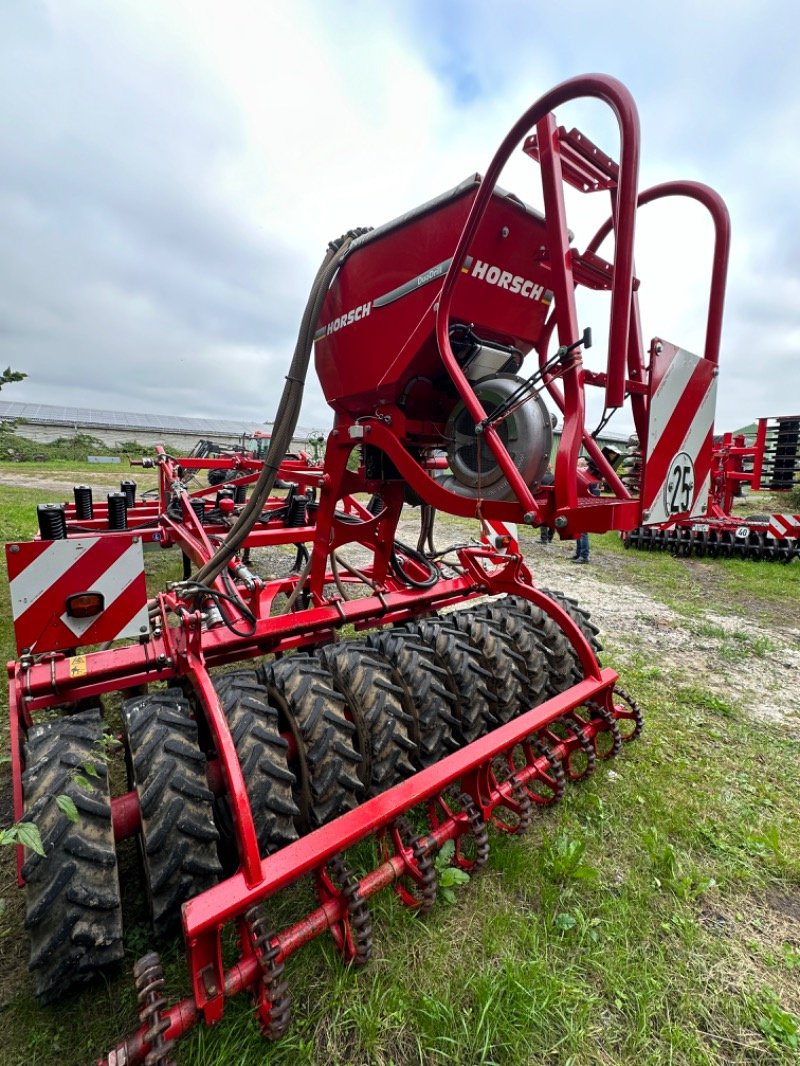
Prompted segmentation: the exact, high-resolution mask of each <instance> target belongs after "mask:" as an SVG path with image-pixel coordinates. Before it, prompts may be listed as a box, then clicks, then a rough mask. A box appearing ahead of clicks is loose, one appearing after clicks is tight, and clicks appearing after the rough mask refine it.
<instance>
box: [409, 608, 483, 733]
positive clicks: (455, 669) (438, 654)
mask: <svg viewBox="0 0 800 1066" xmlns="http://www.w3.org/2000/svg"><path fill="white" fill-rule="evenodd" d="M395 629H396V630H397V631H398V632H401V633H409V634H412V635H414V636H415V637H418V638H419V639H420V640H421V641H422V643H423V644H425V645H426V646H427V647H428V648H430V649H432V651H433V653H434V661H435V662H436V664H437V666H441V667H442V668H443V669H444V671H445V675H446V679H447V686H448V688H449V689H450V691H451V692H452V693H453V695H454V696H455V700H456V702H455V718H456V720H457V722H458V726H457V731H456V738H457V739H458V740H459V741H461V742H462V743H464V744H470V743H472V741H473V740H477V738H478V737H482V736H483V735H484V733H485V732H486V731H487V729H490V728H491V725H492V723H493V722H494V716H493V713H492V694H491V692H490V691H489V688H488V683H489V680H490V678H489V673H488V671H487V670H485V669H484V667H483V666H482V665H481V660H480V656H479V655H478V653H477V651H476V650H475V649H474V648H473V647H472V645H471V644H470V642H469V640H468V639H467V638H466V637H465V636H464V634H463V633H461V632H459V630H458V629H456V628H455V627H454V626H453V625H450V624H449V623H448V622H447V621H446V620H445V619H443V618H438V617H434V618H425V619H421V620H418V621H414V622H403V623H402V624H401V625H399V626H396V627H395Z"/></svg>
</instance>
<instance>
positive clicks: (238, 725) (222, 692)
mask: <svg viewBox="0 0 800 1066" xmlns="http://www.w3.org/2000/svg"><path fill="white" fill-rule="evenodd" d="M214 687H215V689H216V690H217V695H218V696H219V699H220V703H221V705H222V709H223V711H224V713H225V717H226V718H227V720H228V726H229V727H230V731H231V736H232V738H233V743H234V746H235V747H236V754H237V756H238V758H239V763H240V765H241V767H242V776H243V777H244V782H245V786H246V788H247V796H248V798H249V800H250V808H251V810H252V812H253V822H254V824H255V829H256V837H257V838H258V849H259V851H260V853H261V855H262V856H264V855H269V854H271V853H272V852H273V851H277V849H278V848H280V847H283V845H284V844H290V843H291V842H292V841H293V840H297V830H296V828H295V823H294V820H295V818H296V817H297V816H298V815H299V813H300V812H299V811H298V809H297V806H296V805H295V802H294V799H293V797H292V786H293V785H294V784H295V778H294V774H293V773H292V772H291V771H290V769H289V766H288V763H287V757H286V753H287V750H288V744H287V743H286V741H285V740H284V739H283V737H282V736H281V735H280V733H279V732H278V712H277V711H276V710H275V708H274V707H270V705H269V703H268V702H267V692H266V689H265V688H264V687H263V685H261V684H259V681H258V678H257V677H256V673H255V671H253V670H241V671H236V672H233V673H230V674H222V675H221V676H219V677H217V678H215V679H214ZM222 803H224V804H228V800H227V798H225V799H224V800H222ZM230 818H231V815H230V809H229V806H228V819H230ZM231 824H232V822H231Z"/></svg>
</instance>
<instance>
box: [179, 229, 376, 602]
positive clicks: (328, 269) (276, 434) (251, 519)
mask: <svg viewBox="0 0 800 1066" xmlns="http://www.w3.org/2000/svg"><path fill="white" fill-rule="evenodd" d="M367 232H369V231H368V230H367V229H356V230H349V231H348V232H347V233H346V234H345V235H344V236H343V237H340V238H339V239H338V240H337V241H331V243H330V244H329V245H328V251H327V254H326V256H325V259H324V260H323V262H322V266H321V267H320V268H319V270H318V271H317V276H316V277H315V278H314V284H313V285H312V286H311V292H310V294H309V297H308V301H307V303H306V307H305V311H304V312H303V318H302V320H301V323H300V330H299V332H298V336H297V344H296V345H295V349H294V355H293V357H292V363H291V366H290V367H289V373H288V374H287V375H286V384H285V385H284V388H283V395H282V396H281V402H280V404H279V406H278V413H277V416H276V418H275V425H274V426H273V431H272V438H271V440H270V442H269V448H268V450H267V454H266V456H265V458H264V469H263V470H262V471H261V476H260V477H259V479H258V481H257V482H256V483H255V487H254V491H253V494H252V495H251V497H250V499H249V500H248V501H247V503H246V504H245V506H244V507H243V508H242V512H241V514H240V515H239V517H238V519H237V520H236V522H235V523H234V525H233V526H232V527H231V530H230V533H228V536H227V537H226V538H225V540H224V542H223V543H222V544H221V545H220V548H219V550H218V551H217V552H215V554H214V555H213V556H212V557H211V558H210V559H209V561H208V562H207V563H206V564H205V565H204V566H203V567H201V569H200V570H198V572H197V573H196V574H195V577H194V583H195V584H197V583H200V584H202V585H205V586H208V585H210V584H211V582H212V581H213V580H214V579H215V578H216V577H217V576H218V575H219V574H220V573H221V572H222V571H223V570H224V568H225V567H226V566H227V565H228V563H229V562H230V560H231V559H232V558H233V557H234V555H235V554H236V552H237V550H238V549H239V547H240V546H241V545H242V543H243V542H244V540H245V538H246V537H247V535H248V533H249V532H250V530H251V529H252V528H253V526H254V525H255V523H256V522H257V521H258V519H259V517H260V515H261V512H262V510H263V508H264V504H265V503H266V501H267V499H268V498H269V495H270V493H271V492H272V489H273V487H274V485H275V480H276V478H277V476H278V469H279V467H280V464H281V461H282V460H283V457H284V455H285V454H286V452H287V451H288V450H289V448H290V446H291V443H292V437H293V436H294V431H295V429H296V427H297V420H298V418H299V417H300V406H301V404H302V402H303V390H304V388H305V383H306V377H307V375H308V365H309V362H310V360H311V350H312V348H313V346H314V332H315V330H316V327H317V321H318V320H319V316H320V312H321V310H322V303H323V300H324V299H325V295H326V293H327V291H328V289H329V288H330V285H331V282H332V281H333V278H334V275H335V274H336V271H337V270H338V269H339V266H340V265H341V262H342V260H343V259H344V257H345V256H346V255H347V252H348V251H349V249H350V245H351V244H352V243H353V241H354V240H355V239H356V238H357V237H360V236H361V235H362V234H363V233H367Z"/></svg>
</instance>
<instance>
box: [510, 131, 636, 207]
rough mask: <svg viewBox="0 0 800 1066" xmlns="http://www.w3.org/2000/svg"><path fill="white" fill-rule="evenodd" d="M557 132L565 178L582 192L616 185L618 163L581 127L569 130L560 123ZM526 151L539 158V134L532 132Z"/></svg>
mask: <svg viewBox="0 0 800 1066" xmlns="http://www.w3.org/2000/svg"><path fill="white" fill-rule="evenodd" d="M556 136H557V138H558V140H559V143H560V149H559V156H560V159H561V170H562V173H563V176H564V180H565V181H566V182H568V183H569V184H570V185H572V187H573V188H575V189H579V190H580V191H581V192H599V191H600V190H602V189H615V188H616V186H617V179H618V177H619V164H618V163H616V162H615V161H614V160H613V159H612V158H611V156H609V155H606V153H605V152H602V151H601V150H600V149H599V148H598V147H597V145H596V144H593V143H592V141H590V140H589V138H588V137H586V136H585V135H584V134H583V133H581V132H580V130H577V129H574V128H573V129H571V130H567V129H566V127H564V126H559V127H558V129H557V130H556ZM523 151H524V152H525V153H526V155H529V156H530V157H531V159H535V160H536V161H537V162H538V161H539V159H540V155H541V152H540V147H539V140H538V135H537V134H535V133H534V134H531V136H530V137H528V138H527V140H526V141H525V144H524V146H523Z"/></svg>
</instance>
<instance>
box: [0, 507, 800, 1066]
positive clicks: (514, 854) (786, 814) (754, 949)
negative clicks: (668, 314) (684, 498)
mask: <svg viewBox="0 0 800 1066" xmlns="http://www.w3.org/2000/svg"><path fill="white" fill-rule="evenodd" d="M46 499H48V496H47V494H46V493H45V494H42V493H41V492H39V491H38V490H37V491H34V490H26V489H8V488H4V487H0V532H2V534H3V538H4V539H14V538H21V537H25V536H29V535H30V534H31V533H32V531H33V528H34V525H35V522H34V518H33V509H34V505H35V503H36V502H41V501H42V500H46ZM453 529H454V530H456V531H457V532H458V533H459V534H460V533H461V532H462V528H461V526H459V525H454V526H453ZM592 545H593V547H592V550H593V553H598V552H599V553H602V555H603V557H604V558H606V559H607V560H609V561H610V562H611V563H613V564H614V565H613V566H611V565H609V566H608V567H607V568H606V567H595V568H594V569H593V573H594V574H595V576H596V577H598V578H600V579H601V580H602V579H604V576H607V579H608V581H609V586H610V588H611V587H612V586H613V584H614V583H617V582H619V581H620V580H624V581H625V583H627V584H632V585H634V586H639V587H642V588H644V589H646V590H647V591H648V592H649V593H650V595H651V596H652V597H653V598H655V599H656V600H657V601H659V602H662V603H666V604H668V605H670V606H672V607H674V609H675V610H676V611H679V613H680V614H681V616H682V617H683V618H685V619H686V622H687V625H688V626H689V627H690V628H692V631H693V633H694V634H695V635H696V639H697V640H698V641H700V642H702V641H703V640H721V641H722V654H723V658H724V653H725V649H726V648H730V649H731V653H733V652H734V651H736V650H739V651H740V653H741V654H747V655H752V656H753V657H754V658H762V657H763V656H764V655H768V654H769V650H770V649H769V647H768V646H767V645H766V644H765V643H764V641H765V640H767V641H768V639H769V638H763V637H756V636H755V635H752V634H750V633H748V629H747V625H746V617H747V611H748V609H749V610H751V611H755V613H756V614H757V616H758V617H759V618H760V619H761V620H762V621H764V622H765V623H769V622H775V621H777V622H778V624H786V623H787V621H789V622H790V621H791V618H792V617H794V618H795V619H796V603H797V598H796V597H797V593H798V587H797V574H798V573H800V567H798V566H794V567H777V566H774V567H771V566H766V565H763V564H762V565H758V564H752V563H751V564H745V563H735V562H729V561H723V560H716V561H714V562H713V563H707V562H705V561H699V560H676V559H672V558H671V557H668V556H664V555H659V554H653V553H648V554H644V553H641V554H640V553H637V552H633V551H630V552H625V551H624V550H623V549H622V547H621V546H620V544H619V541H618V539H617V538H616V537H614V536H613V535H608V536H606V537H597V538H593V541H592ZM175 555H176V553H163V555H162V554H161V553H148V555H147V557H146V558H147V566H148V569H149V570H150V572H151V580H153V581H158V580H163V577H164V574H165V573H166V572H171V570H172V569H174V568H175V566H176V558H175ZM617 564H618V565H617ZM621 567H624V578H620V574H621V573H622V572H623V571H621V569H620V568H621ZM698 575H700V576H698ZM773 575H777V576H776V578H775V579H774V580H773ZM0 597H2V598H1V599H0V610H2V617H3V622H2V625H0V640H1V641H2V649H3V651H4V652H5V653H6V657H7V658H10V657H11V656H12V655H13V641H12V634H11V629H10V625H9V623H8V622H7V619H8V600H7V589H6V587H5V585H3V587H2V591H1V592H0ZM748 603H749V604H750V607H749V608H747V607H746V604H748ZM792 604H794V607H793V610H794V611H795V614H794V615H792V616H788V617H787V611H788V610H790V609H792V606H791V605H792ZM709 615H712V616H713V617H708V616H709ZM720 619H722V621H720ZM795 624H796V622H795ZM623 642H624V634H612V635H611V639H610V640H609V641H608V642H607V649H606V652H605V653H604V661H605V662H607V663H609V664H610V665H614V664H615V663H616V662H617V661H622V662H624V664H625V665H624V668H623V670H622V684H623V687H624V688H625V689H626V690H627V691H630V692H632V693H633V694H635V696H636V698H637V700H639V702H640V703H641V704H642V706H643V708H644V709H645V713H646V723H647V724H646V731H645V733H644V735H643V736H642V738H641V739H640V740H639V741H637V742H636V743H634V744H631V745H627V746H626V747H625V748H624V750H623V752H622V754H621V755H620V756H619V758H618V759H616V760H613V761H611V762H601V763H599V766H598V769H597V771H596V773H595V774H594V776H593V777H591V778H590V779H588V780H587V781H585V782H582V783H580V784H576V785H571V786H570V787H569V788H568V790H567V794H566V796H565V798H564V800H563V801H562V803H561V804H559V805H558V806H557V807H554V808H550V809H546V810H543V811H542V812H540V813H539V814H537V816H536V817H535V819H534V822H533V825H532V827H531V829H530V830H529V833H528V834H527V835H526V836H525V837H522V838H517V837H508V836H505V835H503V834H499V833H493V834H492V836H491V843H492V854H491V857H490V860H489V864H488V866H487V868H486V869H484V870H483V871H481V872H480V873H479V874H478V875H476V876H475V877H473V878H471V880H470V883H468V884H466V885H457V886H455V887H454V888H453V892H454V894H455V897H456V898H455V902H454V903H453V904H452V905H449V904H447V903H446V902H445V901H444V900H440V901H439V902H438V903H437V905H436V906H435V907H434V909H433V911H432V912H431V913H430V914H429V915H427V916H426V917H425V918H423V919H417V918H415V917H414V916H413V915H411V914H410V913H409V912H408V911H406V910H404V908H403V907H402V906H401V904H400V903H399V901H398V900H397V898H396V897H395V896H394V894H393V893H392V892H391V891H386V892H383V893H381V894H379V895H378V896H377V897H374V898H373V899H372V900H371V901H370V910H371V913H372V915H373V923H374V939H375V951H374V957H373V959H372V961H371V962H370V963H369V964H368V966H367V967H366V968H364V969H363V970H361V971H354V972H349V971H347V970H345V969H343V968H342V966H341V965H340V963H339V962H338V959H337V957H336V952H335V950H334V947H333V943H332V941H331V940H330V938H328V937H322V938H319V939H318V940H316V941H315V942H314V943H312V944H311V945H309V946H308V947H307V948H305V949H303V950H302V951H301V952H299V953H298V954H296V955H294V956H292V957H291V958H290V959H289V960H288V962H287V965H286V972H287V977H288V980H289V985H290V989H291V992H292V997H293V1001H294V1021H293V1024H292V1027H291V1029H290V1031H289V1033H288V1035H287V1036H286V1037H285V1038H284V1039H283V1040H282V1041H280V1042H279V1043H277V1044H274V1045H271V1044H267V1043H265V1042H264V1041H263V1040H262V1038H261V1036H260V1034H259V1031H258V1027H257V1025H256V1022H255V1019H254V1014H253V1010H252V1006H251V1003H250V1001H249V1000H248V998H247V997H238V998H237V999H235V1000H232V1001H231V1002H230V1004H229V1005H228V1006H227V1007H226V1011H225V1017H224V1018H223V1021H222V1023H221V1024H220V1025H219V1026H217V1027H215V1028H213V1029H208V1028H205V1027H202V1026H201V1027H198V1028H197V1029H196V1030H195V1031H194V1032H193V1033H192V1034H191V1035H190V1036H189V1037H188V1038H186V1039H185V1040H184V1041H183V1042H182V1043H181V1044H180V1045H179V1047H178V1049H177V1051H176V1060H177V1062H178V1063H179V1064H180V1066H188V1064H191V1066H222V1064H226V1066H227V1064H231V1063H236V1064H250V1063H252V1064H255V1063H258V1064H268V1066H271V1064H281V1066H282V1064H286V1066H289V1064H292V1066H294V1064H297V1063H301V1064H302V1063H306V1064H309V1066H312V1064H314V1066H317V1064H323V1063H324V1064H332V1066H334V1064H341V1066H351V1064H362V1063H363V1064H368V1063H369V1064H376V1066H389V1064H394V1066H404V1064H412V1063H420V1064H439V1063H441V1064H442V1066H444V1064H448V1066H449V1064H464V1066H471V1064H476V1063H483V1064H486V1066H489V1064H497V1066H505V1064H508V1066H512V1064H514V1066H516V1064H519V1063H531V1064H540V1063H541V1064H551V1063H552V1064H562V1066H565V1064H571V1066H583V1064H593V1063H603V1064H623V1063H624V1064H627V1063H630V1064H637V1066H639V1064H652V1066H662V1064H665V1063H672V1064H676V1066H677V1064H687V1066H689V1064H691V1066H694V1064H698V1066H699V1064H715V1066H716V1064H719V1066H722V1064H728V1063H741V1064H745V1063H746V1064H753V1063H759V1064H760V1063H763V1064H773V1063H774V1064H787V1066H788V1064H790V1063H794V1062H797V1061H798V1040H799V1039H800V1038H799V1036H798V1025H800V932H798V930H799V928H800V740H798V737H797V736H793V735H791V734H790V732H789V731H788V730H787V728H786V727H778V726H774V725H771V724H765V723H762V722H760V721H758V722H756V721H754V720H753V719H752V718H751V717H750V716H749V714H748V713H747V708H746V706H745V705H744V704H743V703H740V702H739V700H738V696H737V693H736V692H733V691H732V692H730V693H727V692H725V693H723V694H719V693H716V694H715V693H712V692H711V691H709V690H708V688H707V687H706V686H705V685H704V683H703V678H702V675H700V677H699V678H696V679H695V680H694V681H693V682H692V683H691V684H690V683H687V680H686V678H685V677H684V675H683V674H682V673H681V671H680V670H679V669H678V668H677V667H676V666H675V665H674V664H672V663H671V662H670V660H669V658H668V656H666V655H662V656H661V657H660V658H658V659H655V658H654V657H653V655H652V654H649V653H647V654H645V653H638V654H637V653H635V652H631V649H630V648H628V647H626V645H625V644H624V643H623ZM623 653H624V654H623ZM0 772H2V778H1V779H0V780H1V781H2V784H3V786H4V787H5V788H7V784H8V776H9V773H8V767H7V765H3V766H2V767H0ZM3 794H4V796H7V792H4V793H3ZM120 850H121V856H120V863H121V869H122V871H123V881H124V885H125V903H126V911H127V914H126V959H125V962H124V964H123V966H122V967H121V972H120V973H119V974H118V975H115V976H113V977H112V978H111V979H110V980H109V983H108V984H106V985H104V984H100V985H97V986H93V988H92V990H91V991H87V992H85V993H84V994H83V995H80V996H76V997H70V998H67V999H65V1000H64V1002H63V1003H61V1004H59V1005H58V1006H57V1007H54V1008H47V1009H42V1008H40V1007H38V1005H37V1004H36V1002H35V1000H34V998H33V996H32V993H31V985H30V983H29V980H28V977H27V974H26V971H25V955H26V951H27V945H26V944H25V941H24V933H23V932H22V930H21V925H22V913H21V893H19V892H18V891H17V890H16V888H15V886H14V883H13V877H14V872H13V869H12V865H11V855H10V853H9V852H6V853H5V854H4V855H3V856H2V859H3V865H2V867H0V1003H1V1004H2V1011H3V1051H2V1054H1V1055H0V1058H1V1059H2V1062H3V1063H4V1064H6V1063H7V1064H9V1066H12V1064H17V1063H20V1064H21V1063H34V1064H36V1066H55V1064H59V1066H72V1064H75V1066H78V1064H83V1063H87V1062H91V1061H94V1060H95V1059H96V1057H97V1055H98V1054H99V1053H100V1052H101V1051H102V1050H104V1049H107V1048H109V1047H111V1046H113V1045H114V1043H115V1041H116V1039H117V1038H118V1037H119V1036H120V1035H122V1034H123V1033H125V1032H127V1031H129V1030H130V1029H131V1028H133V1027H135V1024H136V1012H135V1002H134V995H133V991H132V986H131V969H132V965H133V962H134V960H135V958H136V957H138V956H139V955H141V954H142V953H143V952H145V951H147V950H150V949H151V948H153V947H155V946H156V945H155V944H154V942H153V941H152V939H151V936H150V933H149V931H148V928H147V922H146V907H145V902H144V899H143V897H142V894H141V891H140V889H139V887H138V880H137V877H136V867H137V856H136V851H135V847H134V846H133V843H132V842H127V843H126V844H125V845H123V847H122V848H121V849H120ZM371 855H374V851H373V848H372V845H371V844H368V843H365V844H363V845H361V846H360V847H359V848H357V849H354V861H356V862H360V863H361V864H362V868H363V864H367V863H368V862H369V861H371V860H370V856H371ZM311 899H312V897H311V892H310V889H309V886H308V884H307V883H304V884H302V885H298V886H297V887H295V888H293V889H291V890H289V891H287V892H285V893H283V894H282V896H281V897H280V898H279V899H277V900H275V901H274V903H272V904H271V905H270V907H269V916H270V919H271V920H273V921H274V922H275V923H276V924H277V925H280V924H285V923H287V922H289V921H291V920H293V919H296V918H298V917H300V916H301V915H302V914H304V913H306V912H307V910H308V909H309V907H310V903H311ZM159 950H161V951H162V954H163V957H164V961H165V965H166V970H167V981H168V994H169V997H170V999H171V1000H174V999H175V998H176V997H179V996H181V995H185V994H187V991H188V989H187V978H186V968H185V963H184V961H183V956H182V953H181V951H180V948H179V946H178V945H177V944H176V943H173V944H171V945H167V947H166V948H164V946H163V945H162V946H159Z"/></svg>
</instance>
